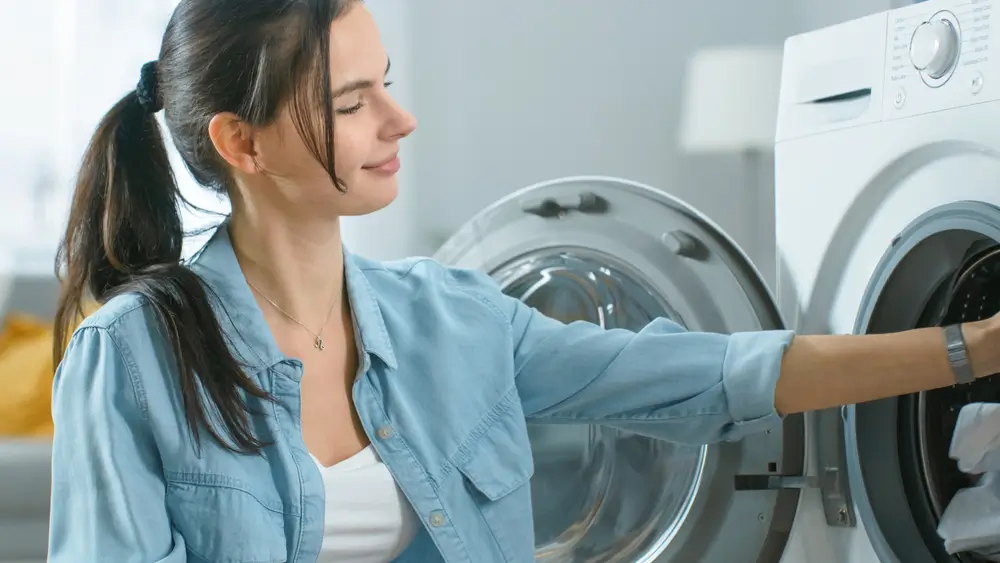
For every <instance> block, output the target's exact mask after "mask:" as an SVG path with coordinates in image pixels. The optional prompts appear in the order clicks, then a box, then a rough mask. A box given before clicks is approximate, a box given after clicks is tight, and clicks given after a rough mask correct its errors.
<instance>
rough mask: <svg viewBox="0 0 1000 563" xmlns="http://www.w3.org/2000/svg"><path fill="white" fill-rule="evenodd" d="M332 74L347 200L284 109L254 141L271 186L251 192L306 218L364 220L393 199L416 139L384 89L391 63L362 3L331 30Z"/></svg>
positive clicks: (411, 123)
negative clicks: (403, 159) (409, 143)
mask: <svg viewBox="0 0 1000 563" xmlns="http://www.w3.org/2000/svg"><path fill="white" fill-rule="evenodd" d="M330 66H331V81H332V92H333V96H334V98H333V110H334V162H335V166H336V172H337V177H338V178H340V180H341V181H342V182H343V183H344V184H345V185H346V192H347V193H342V192H341V191H339V190H338V189H337V188H336V186H335V185H334V184H333V182H332V181H331V180H330V177H329V174H327V171H326V169H325V167H324V166H323V164H321V163H320V162H318V161H317V160H316V158H315V157H314V156H313V154H312V153H311V152H310V151H309V149H308V147H307V146H306V143H305V142H304V141H303V140H302V138H301V137H300V136H299V134H298V132H297V130H296V128H295V123H294V119H293V117H292V115H293V114H292V112H291V111H290V110H289V109H287V108H286V109H285V110H284V111H282V112H281V114H280V116H279V118H278V120H277V121H276V122H275V123H274V124H273V125H271V126H269V127H267V128H264V129H262V130H259V131H257V132H255V133H254V135H253V137H254V141H253V144H254V151H255V153H256V161H257V164H258V165H259V166H260V168H261V169H262V170H263V171H266V176H267V177H268V178H270V179H271V180H272V182H264V183H260V182H254V183H256V184H258V186H257V187H255V188H254V191H258V192H260V191H263V192H270V193H267V194H266V195H265V194H262V195H265V197H267V198H268V199H269V200H271V202H272V203H273V204H277V205H279V206H281V207H286V208H290V210H291V211H294V212H295V213H296V214H299V213H301V214H303V216H317V215H319V216H324V217H340V216H348V215H363V214H366V213H371V212H373V211H376V210H378V209H381V208H383V207H385V206H386V205H388V204H389V203H390V202H392V200H393V199H394V198H395V197H396V194H397V191H398V184H397V180H396V172H397V171H398V169H399V166H400V159H399V156H398V152H399V141H400V139H402V138H404V137H406V136H407V135H409V134H410V133H412V132H413V130H414V129H415V128H416V121H415V120H414V119H413V116H411V115H410V114H409V113H407V112H406V111H404V110H403V109H402V108H401V107H400V106H399V105H398V104H397V103H396V101H395V100H393V98H392V96H390V94H389V91H388V89H387V88H386V86H387V85H388V84H387V77H386V73H387V72H388V70H389V59H388V57H387V55H386V52H385V48H384V47H383V46H382V41H381V38H380V37H379V32H378V28H377V27H376V25H375V20H374V19H373V18H372V16H371V14H370V13H369V12H368V10H367V9H365V7H364V5H363V4H362V3H361V2H354V3H352V5H351V6H349V7H347V8H346V9H345V11H344V13H343V14H342V15H341V16H340V17H339V18H337V19H336V20H335V21H334V22H333V24H332V26H331V32H330ZM319 131H322V129H321V128H320V129H319ZM261 184H263V185H261ZM268 184H269V185H268ZM255 195H256V194H255Z"/></svg>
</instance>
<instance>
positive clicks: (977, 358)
mask: <svg viewBox="0 0 1000 563" xmlns="http://www.w3.org/2000/svg"><path fill="white" fill-rule="evenodd" d="M962 336H963V337H964V338H965V346H966V348H967V349H968V353H969V362H970V363H971V364H972V373H974V374H975V375H976V377H977V378H979V377H986V376H989V375H993V374H995V373H1000V314H997V315H995V316H993V317H991V318H989V319H985V320H982V321H975V322H970V323H965V324H963V325H962Z"/></svg>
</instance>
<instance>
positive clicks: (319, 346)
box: [315, 336, 324, 352]
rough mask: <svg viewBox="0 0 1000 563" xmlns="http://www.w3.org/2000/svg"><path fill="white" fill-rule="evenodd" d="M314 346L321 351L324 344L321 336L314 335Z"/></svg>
mask: <svg viewBox="0 0 1000 563" xmlns="http://www.w3.org/2000/svg"><path fill="white" fill-rule="evenodd" d="M315 346H316V349H317V350H319V351H320V352H322V351H323V349H324V346H323V338H322V337H319V336H317V337H316V344H315Z"/></svg>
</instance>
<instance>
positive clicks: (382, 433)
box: [376, 426, 392, 440]
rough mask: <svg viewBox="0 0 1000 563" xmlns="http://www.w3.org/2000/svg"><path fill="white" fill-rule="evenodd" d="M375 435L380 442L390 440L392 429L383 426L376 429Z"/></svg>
mask: <svg viewBox="0 0 1000 563" xmlns="http://www.w3.org/2000/svg"><path fill="white" fill-rule="evenodd" d="M376 434H378V437H379V439H380V440H388V439H389V438H392V428H390V427H388V426H383V427H382V428H379V429H378V432H376Z"/></svg>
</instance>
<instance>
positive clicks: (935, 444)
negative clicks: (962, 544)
mask: <svg viewBox="0 0 1000 563" xmlns="http://www.w3.org/2000/svg"><path fill="white" fill-rule="evenodd" d="M929 310H931V311H934V310H936V311H937V313H934V314H933V317H935V321H934V322H930V323H926V324H939V325H942V326H944V325H949V324H953V323H960V322H966V321H976V320H980V319H985V318H988V317H991V316H993V315H995V314H997V313H998V312H1000V246H990V247H988V248H986V249H981V250H979V251H978V252H974V253H972V254H971V256H969V257H968V258H967V259H966V260H965V261H964V262H963V265H962V267H961V268H959V269H958V271H956V272H955V275H954V276H953V277H952V278H950V279H949V280H948V281H947V282H946V283H945V284H943V285H942V290H941V291H940V292H939V294H938V299H936V300H935V303H932V304H931V307H929ZM913 399H914V400H913V401H911V402H910V407H909V408H905V407H904V408H903V409H902V410H901V413H900V414H901V417H900V424H901V426H902V427H901V428H900V430H901V435H902V436H903V437H904V439H903V440H902V443H901V446H902V449H903V450H904V451H903V452H901V453H904V454H907V453H908V454H909V455H903V456H901V458H902V459H903V460H906V459H907V458H909V460H910V462H911V463H910V464H907V465H909V468H906V467H904V471H906V470H907V469H909V471H908V472H909V473H910V477H911V479H909V482H910V487H908V488H912V489H915V490H911V491H909V493H910V494H909V495H908V497H909V498H910V502H911V504H912V505H913V506H912V508H913V509H914V515H915V516H916V518H917V520H918V526H920V527H921V528H923V530H922V531H923V532H924V533H925V534H934V535H935V536H936V532H935V530H936V528H937V522H938V521H939V520H940V518H941V514H942V513H943V512H944V509H945V507H946V506H948V503H949V502H950V501H951V499H952V497H954V496H955V493H956V492H958V490H959V489H962V488H965V487H969V486H971V485H973V484H974V483H975V479H976V476H972V475H967V474H964V473H962V472H961V471H959V469H958V466H957V464H956V462H955V460H953V459H951V458H950V457H949V455H948V451H949V448H950V446H951V439H952V434H953V433H954V431H955V424H956V422H957V420H958V412H959V411H960V410H961V409H962V407H963V406H965V405H967V404H969V403H973V402H1000V377H994V378H989V379H979V380H977V381H976V382H974V383H971V384H968V385H955V386H952V387H947V388H943V389H937V390H934V391H927V392H924V393H920V394H919V395H916V396H915V397H913ZM906 437H909V440H907V439H906ZM906 450H909V451H906ZM925 537H928V536H925ZM961 559H962V560H965V561H977V559H976V558H975V556H974V555H973V554H967V555H963V556H962V557H961Z"/></svg>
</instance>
